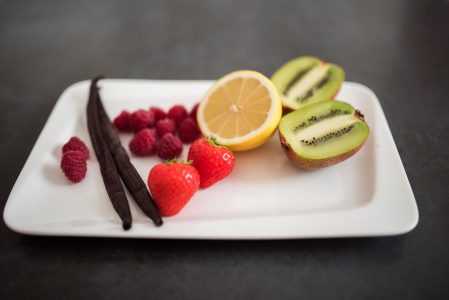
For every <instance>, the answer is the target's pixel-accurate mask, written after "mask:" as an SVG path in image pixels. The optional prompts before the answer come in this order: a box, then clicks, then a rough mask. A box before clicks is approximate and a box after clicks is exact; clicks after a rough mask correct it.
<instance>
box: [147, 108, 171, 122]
mask: <svg viewBox="0 0 449 300" xmlns="http://www.w3.org/2000/svg"><path fill="white" fill-rule="evenodd" d="M150 111H151V112H152V113H153V114H154V120H155V121H156V122H157V121H159V120H162V119H165V118H166V117H167V114H166V113H165V111H164V110H163V109H162V108H160V107H157V106H151V107H150Z"/></svg>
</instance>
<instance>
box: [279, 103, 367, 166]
mask: <svg viewBox="0 0 449 300" xmlns="http://www.w3.org/2000/svg"><path fill="white" fill-rule="evenodd" d="M368 135H369V126H368V124H367V123H366V122H365V120H364V116H363V114H362V113H361V112H360V111H358V110H356V109H354V107H352V106H351V105H350V104H348V103H345V102H342V101H337V100H335V101H332V100H327V101H321V102H318V103H315V104H311V105H309V106H306V107H304V108H301V109H299V110H296V111H293V112H291V113H289V114H287V115H285V116H284V117H282V119H281V122H280V123H279V136H280V140H281V146H282V148H283V149H284V152H285V153H286V155H287V157H288V158H289V159H290V160H291V161H292V162H293V163H294V164H295V165H296V166H297V167H298V168H300V169H305V170H313V169H319V168H323V167H327V166H331V165H334V164H336V163H339V162H341V161H343V160H345V159H347V158H349V157H351V156H352V155H354V154H355V153H356V152H357V151H358V150H360V148H361V147H362V146H363V145H364V143H365V141H366V139H367V138H368Z"/></svg>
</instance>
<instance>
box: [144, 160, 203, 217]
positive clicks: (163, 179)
mask: <svg viewBox="0 0 449 300" xmlns="http://www.w3.org/2000/svg"><path fill="white" fill-rule="evenodd" d="M199 184H200V175H199V174H198V172H197V170H196V169H195V168H194V167H193V166H192V165H190V164H185V163H182V162H176V161H173V162H167V163H159V164H157V165H155V166H154V167H153V168H152V169H151V171H150V173H149V174H148V187H149V188H150V193H151V195H152V196H153V198H154V201H155V202H156V205H157V206H158V208H159V212H160V213H161V214H162V215H163V216H173V215H176V214H177V213H178V212H179V211H180V210H181V209H182V208H183V207H184V206H185V205H186V204H187V202H189V200H190V199H191V198H192V196H193V195H194V194H195V192H196V191H197V190H198V188H199Z"/></svg>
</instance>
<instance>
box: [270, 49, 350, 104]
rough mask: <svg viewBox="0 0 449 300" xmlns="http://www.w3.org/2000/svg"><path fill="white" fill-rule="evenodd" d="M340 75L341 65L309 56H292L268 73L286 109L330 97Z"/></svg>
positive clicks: (335, 90)
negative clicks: (292, 57)
mask: <svg viewBox="0 0 449 300" xmlns="http://www.w3.org/2000/svg"><path fill="white" fill-rule="evenodd" d="M344 79H345V72H344V71H343V69H342V68H341V67H339V66H337V65H334V64H330V63H324V62H323V61H321V60H320V59H319V58H316V57H313V56H301V57H298V58H295V59H293V60H291V61H289V62H287V63H286V64H284V65H283V66H282V67H280V68H279V69H278V70H277V71H276V72H275V73H274V74H273V76H272V77H271V80H272V81H273V83H274V85H275V86H276V88H277V90H278V92H279V94H280V95H281V101H282V106H283V107H284V108H285V109H286V110H287V111H290V110H296V109H300V108H302V107H305V106H307V105H310V104H314V103H317V102H320V101H324V100H329V99H333V97H334V96H335V95H336V94H337V92H338V90H339V89H340V86H341V84H342V83H343V80H344Z"/></svg>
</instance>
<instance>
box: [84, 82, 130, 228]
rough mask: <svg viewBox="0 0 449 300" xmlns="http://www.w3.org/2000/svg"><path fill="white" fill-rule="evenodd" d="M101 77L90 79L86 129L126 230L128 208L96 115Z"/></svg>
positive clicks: (104, 179) (110, 194)
mask: <svg viewBox="0 0 449 300" xmlns="http://www.w3.org/2000/svg"><path fill="white" fill-rule="evenodd" d="M100 79H101V77H96V78H94V79H92V82H91V86H90V91H89V100H88V103H87V127H88V129H89V135H90V139H91V141H92V146H93V148H94V151H95V155H96V156H97V159H98V162H99V164H100V171H101V176H102V177H103V182H104V185H105V187H106V191H107V193H108V196H109V199H110V200H111V202H112V205H113V206H114V209H115V211H116V212H117V214H118V215H119V216H120V219H121V220H122V226H123V229H125V230H128V229H130V228H131V225H132V216H131V210H130V208H129V203H128V199H127V198H126V193H125V190H124V189H123V186H122V183H121V180H120V175H119V172H118V171H117V167H116V165H115V162H114V158H113V157H112V154H111V152H110V150H109V148H108V145H107V142H106V140H105V139H104V137H103V134H102V127H101V124H100V118H99V113H98V102H97V100H96V99H97V95H98V89H97V81H98V80H100Z"/></svg>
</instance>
